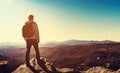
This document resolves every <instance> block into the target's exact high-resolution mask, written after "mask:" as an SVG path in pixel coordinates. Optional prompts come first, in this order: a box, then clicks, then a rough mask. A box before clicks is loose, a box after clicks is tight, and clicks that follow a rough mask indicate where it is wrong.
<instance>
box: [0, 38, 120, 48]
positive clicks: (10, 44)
mask: <svg viewBox="0 0 120 73" xmlns="http://www.w3.org/2000/svg"><path fill="white" fill-rule="evenodd" d="M109 43H120V42H116V41H111V40H103V41H96V40H90V41H87V40H74V39H72V40H67V41H62V42H55V41H52V42H49V43H45V44H43V43H40V47H53V46H69V45H93V44H109ZM8 47H22V48H23V47H25V43H14V42H4V43H0V48H8Z"/></svg>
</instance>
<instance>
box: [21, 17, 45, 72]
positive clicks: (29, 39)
mask: <svg viewBox="0 0 120 73" xmlns="http://www.w3.org/2000/svg"><path fill="white" fill-rule="evenodd" d="M22 35H23V37H24V39H25V41H26V48H27V51H26V59H25V60H26V65H27V66H30V63H29V55H30V50H31V47H32V46H33V47H34V49H35V52H36V59H37V63H38V65H40V66H41V67H42V68H43V69H44V70H45V71H47V68H46V66H45V63H44V62H43V61H42V60H40V53H39V47H38V43H39V41H40V40H39V30H38V26H37V24H36V22H34V16H33V15H29V16H28V21H27V22H25V25H24V26H23V28H22Z"/></svg>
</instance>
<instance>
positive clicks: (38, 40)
mask: <svg viewBox="0 0 120 73" xmlns="http://www.w3.org/2000/svg"><path fill="white" fill-rule="evenodd" d="M34 25H35V26H34V27H35V28H34V29H35V36H36V39H37V42H38V43H39V42H40V38H39V29H38V26H37V24H36V23H35V24H34Z"/></svg>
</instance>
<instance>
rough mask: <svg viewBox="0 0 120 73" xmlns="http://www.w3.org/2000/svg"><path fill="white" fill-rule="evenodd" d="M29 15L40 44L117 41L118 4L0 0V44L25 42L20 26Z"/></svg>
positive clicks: (119, 33) (119, 38)
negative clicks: (37, 32)
mask: <svg viewBox="0 0 120 73" xmlns="http://www.w3.org/2000/svg"><path fill="white" fill-rule="evenodd" d="M29 14H33V15H34V17H35V20H34V21H35V22H36V23H37V24H38V28H39V32H40V41H41V42H49V41H65V40H71V39H77V40H113V41H120V1H119V0H0V20H1V22H0V29H1V30H0V42H25V41H24V39H23V37H22V26H23V25H24V22H26V21H27V20H28V19H27V18H28V15H29Z"/></svg>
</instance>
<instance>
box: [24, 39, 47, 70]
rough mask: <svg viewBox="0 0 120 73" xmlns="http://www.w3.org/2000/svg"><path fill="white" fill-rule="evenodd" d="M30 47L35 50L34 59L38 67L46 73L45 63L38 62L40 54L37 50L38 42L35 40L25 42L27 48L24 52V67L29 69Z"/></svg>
mask: <svg viewBox="0 0 120 73" xmlns="http://www.w3.org/2000/svg"><path fill="white" fill-rule="evenodd" d="M32 46H33V47H34V48H35V52H36V59H37V63H38V65H39V66H41V67H42V68H43V69H44V70H45V71H47V67H46V66H45V62H44V61H42V60H40V53H39V48H38V42H37V40H36V39H30V40H26V47H27V51H26V65H27V66H28V67H30V63H29V55H30V50H31V47H32Z"/></svg>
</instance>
